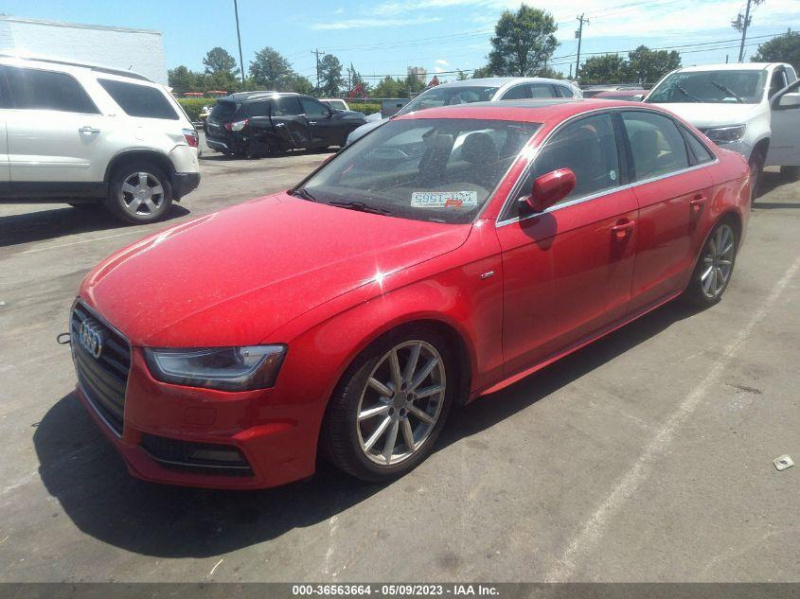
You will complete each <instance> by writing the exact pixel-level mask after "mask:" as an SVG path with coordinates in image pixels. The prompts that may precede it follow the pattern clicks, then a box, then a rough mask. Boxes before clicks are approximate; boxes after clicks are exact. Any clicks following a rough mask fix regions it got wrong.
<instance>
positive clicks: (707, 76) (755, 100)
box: [645, 62, 800, 193]
mask: <svg viewBox="0 0 800 599" xmlns="http://www.w3.org/2000/svg"><path fill="white" fill-rule="evenodd" d="M798 85H800V84H799V83H798V82H797V74H796V73H795V70H794V68H793V67H792V66H791V65H789V64H779V63H757V62H753V63H741V64H720V65H706V66H701V67H687V68H685V69H678V70H677V71H673V72H672V73H670V74H668V75H666V76H665V77H664V78H663V79H661V81H659V82H658V83H657V84H656V86H655V87H654V88H653V89H652V90H651V91H650V93H649V95H648V96H647V99H646V100H645V102H648V103H651V104H658V105H661V106H664V107H665V108H669V109H670V110H671V111H673V112H674V113H675V114H677V115H679V116H681V117H682V118H684V119H686V120H687V121H689V122H690V123H692V124H693V125H694V126H695V127H697V128H698V129H700V131H702V132H703V133H705V134H706V135H707V136H708V138H709V139H710V140H711V141H713V142H714V143H716V144H719V145H721V146H723V147H725V148H727V149H729V150H734V151H736V152H739V153H740V154H742V155H743V156H744V157H745V158H747V161H748V163H749V164H750V172H751V175H752V177H753V180H754V183H753V185H752V189H753V192H754V193H755V192H756V190H757V189H758V181H760V179H761V174H762V171H763V170H764V167H765V166H780V167H781V172H782V173H784V174H788V175H790V176H792V177H795V178H797V177H798V176H800V110H798V108H800V94H798Z"/></svg>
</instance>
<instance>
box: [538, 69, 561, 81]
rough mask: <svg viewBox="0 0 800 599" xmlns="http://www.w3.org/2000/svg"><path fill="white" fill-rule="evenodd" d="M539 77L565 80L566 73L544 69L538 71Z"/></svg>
mask: <svg viewBox="0 0 800 599" xmlns="http://www.w3.org/2000/svg"><path fill="white" fill-rule="evenodd" d="M536 76H537V77H547V78H549V79H564V73H562V72H561V71H556V70H555V69H554V68H552V67H543V68H541V69H539V70H538V71H536Z"/></svg>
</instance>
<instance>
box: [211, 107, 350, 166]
mask: <svg viewBox="0 0 800 599" xmlns="http://www.w3.org/2000/svg"><path fill="white" fill-rule="evenodd" d="M365 122H366V120H365V118H364V115H363V114H361V113H360V112H352V111H343V110H334V109H333V108H331V107H330V106H327V105H325V104H323V103H322V102H320V101H319V100H316V99H314V98H312V97H310V96H304V95H301V94H293V93H279V92H243V93H239V94H232V95H230V96H227V97H225V98H220V99H219V100H217V104H216V106H214V108H213V110H212V111H211V114H210V115H209V117H208V121H207V123H208V127H207V131H206V135H207V138H206V143H207V144H208V147H209V148H211V149H212V150H217V151H219V152H222V153H223V154H228V155H235V156H253V155H259V154H266V153H268V152H272V151H276V150H277V151H284V150H294V149H300V148H304V149H324V148H328V147H331V146H343V145H344V144H345V140H346V139H347V136H348V134H349V133H350V132H351V131H353V130H354V129H356V128H357V127H359V126H361V125H363V124H364V123H365Z"/></svg>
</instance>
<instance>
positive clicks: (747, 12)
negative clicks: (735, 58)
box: [739, 0, 752, 62]
mask: <svg viewBox="0 0 800 599" xmlns="http://www.w3.org/2000/svg"><path fill="white" fill-rule="evenodd" d="M751 1H752V0H747V8H746V9H745V10H744V23H743V24H742V44H741V45H740V46H739V62H742V58H744V40H745V38H746V37H747V26H748V25H749V24H750V2H751Z"/></svg>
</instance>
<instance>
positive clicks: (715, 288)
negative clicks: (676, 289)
mask: <svg viewBox="0 0 800 599" xmlns="http://www.w3.org/2000/svg"><path fill="white" fill-rule="evenodd" d="M738 244H739V239H738V234H737V228H736V227H735V226H734V223H733V221H732V220H730V219H728V218H726V219H723V220H722V221H721V222H719V223H717V225H716V226H715V227H714V229H713V230H712V231H711V234H710V235H709V236H708V239H706V243H705V245H704V246H703V249H702V251H701V252H700V258H699V259H698V260H697V265H696V266H695V269H694V272H693V273H692V280H691V281H690V282H689V286H688V287H687V289H686V292H685V293H684V298H685V299H686V300H687V301H688V302H689V303H691V304H693V305H695V306H697V307H700V308H708V307H710V306H713V305H714V304H716V303H719V301H720V300H721V299H722V294H723V293H725V290H726V289H727V288H728V283H730V280H731V276H732V275H733V267H734V265H735V264H736V253H737V250H738V249H739V245H738Z"/></svg>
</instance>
